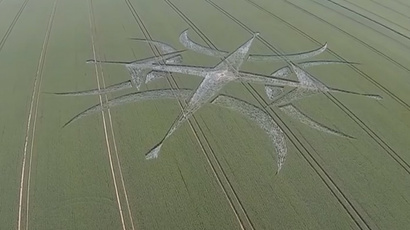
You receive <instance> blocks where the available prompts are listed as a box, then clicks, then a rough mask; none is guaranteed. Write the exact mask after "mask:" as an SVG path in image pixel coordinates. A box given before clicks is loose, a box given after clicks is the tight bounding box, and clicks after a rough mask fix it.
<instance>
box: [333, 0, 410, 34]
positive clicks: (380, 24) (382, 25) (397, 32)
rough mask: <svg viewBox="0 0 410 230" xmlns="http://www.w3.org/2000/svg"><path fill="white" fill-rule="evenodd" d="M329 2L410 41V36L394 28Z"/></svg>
mask: <svg viewBox="0 0 410 230" xmlns="http://www.w3.org/2000/svg"><path fill="white" fill-rule="evenodd" d="M327 1H328V2H330V3H332V4H334V5H336V6H338V7H340V8H343V9H345V10H347V11H349V12H351V13H354V14H356V15H358V16H360V17H362V18H365V19H367V20H368V21H371V22H373V23H376V24H377V25H379V26H381V27H384V28H386V29H387V30H390V31H391V32H393V33H395V34H397V35H400V36H402V37H403V38H406V39H408V40H410V37H409V36H407V35H405V34H403V33H401V32H399V31H397V30H395V29H392V28H390V27H388V26H386V25H384V24H383V23H381V22H378V21H376V20H374V19H372V18H370V17H367V16H366V15H363V14H361V13H359V12H357V11H355V10H352V9H350V8H349V7H346V6H344V5H342V4H340V3H337V2H335V1H333V0H327Z"/></svg>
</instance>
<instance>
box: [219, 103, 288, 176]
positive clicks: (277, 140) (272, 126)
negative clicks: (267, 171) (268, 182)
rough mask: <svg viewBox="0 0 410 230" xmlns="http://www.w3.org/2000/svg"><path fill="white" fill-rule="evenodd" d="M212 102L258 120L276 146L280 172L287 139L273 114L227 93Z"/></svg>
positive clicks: (283, 161) (255, 120)
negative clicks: (270, 114)
mask: <svg viewBox="0 0 410 230" xmlns="http://www.w3.org/2000/svg"><path fill="white" fill-rule="evenodd" d="M212 104H215V105H219V106H222V107H225V108H228V109H230V110H233V111H235V112H238V113H240V114H242V115H243V116H245V117H247V118H248V119H250V120H252V121H254V122H256V123H257V124H258V125H259V127H260V128H262V129H263V130H264V131H265V132H266V134H267V135H268V136H269V138H270V139H271V142H272V144H273V146H274V148H275V151H276V155H277V157H276V159H277V166H278V172H279V171H280V170H281V169H282V166H283V164H284V163H285V158H286V154H287V145H286V139H285V135H284V133H283V131H282V129H281V128H280V127H279V126H278V124H277V123H276V122H275V121H274V120H273V119H272V117H271V116H269V115H268V114H267V113H266V112H264V111H263V110H262V109H261V108H259V107H257V106H255V105H253V104H250V103H248V102H246V101H243V100H241V99H238V98H235V97H231V96H227V95H219V96H218V97H217V98H216V99H215V100H213V101H212Z"/></svg>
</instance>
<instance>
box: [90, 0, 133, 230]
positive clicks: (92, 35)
mask: <svg viewBox="0 0 410 230" xmlns="http://www.w3.org/2000/svg"><path fill="white" fill-rule="evenodd" d="M88 3H89V5H88V7H89V23H90V34H91V43H92V50H93V58H94V60H97V54H96V48H95V40H94V36H95V35H94V33H95V29H94V25H93V21H94V14H93V6H92V0H89V1H88ZM94 68H95V74H96V80H97V87H98V90H101V84H100V78H99V72H98V65H97V64H96V63H95V64H94ZM98 97H99V101H100V105H101V106H103V100H102V96H101V94H99V95H98ZM101 115H102V119H103V128H104V136H105V141H106V146H107V153H108V159H109V164H110V170H111V176H112V179H113V183H114V189H115V196H116V199H117V205H118V212H119V214H120V218H121V224H122V228H123V230H126V227H125V221H124V214H123V210H122V206H121V201H120V197H119V192H118V187H117V181H116V176H115V172H114V166H113V162H112V155H111V147H110V143H109V139H108V134H107V124H106V119H105V114H104V111H101Z"/></svg>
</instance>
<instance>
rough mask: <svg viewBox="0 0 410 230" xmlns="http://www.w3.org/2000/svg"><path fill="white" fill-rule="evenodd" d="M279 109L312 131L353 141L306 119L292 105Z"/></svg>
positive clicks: (305, 116)
mask: <svg viewBox="0 0 410 230" xmlns="http://www.w3.org/2000/svg"><path fill="white" fill-rule="evenodd" d="M279 109H280V110H281V111H282V112H284V113H285V114H286V115H288V116H289V117H291V118H293V119H295V120H297V121H300V122H301V123H302V124H305V125H307V126H309V127H310V128H312V129H316V130H318V131H321V132H325V133H329V134H332V135H336V136H339V137H346V138H350V139H355V138H354V137H352V136H350V135H347V134H344V133H342V132H340V131H337V130H334V129H331V128H329V127H327V126H325V125H322V124H320V123H318V122H316V121H314V120H313V119H312V118H310V117H308V116H307V115H306V114H304V113H303V112H302V111H300V110H299V109H298V108H296V107H295V106H294V105H292V104H287V105H284V106H281V107H279Z"/></svg>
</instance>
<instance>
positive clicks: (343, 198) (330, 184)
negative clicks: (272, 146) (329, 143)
mask: <svg viewBox="0 0 410 230" xmlns="http://www.w3.org/2000/svg"><path fill="white" fill-rule="evenodd" d="M208 3H209V1H208ZM180 13H181V14H182V15H184V14H183V13H182V12H179V13H178V14H180ZM183 18H184V20H185V18H187V19H188V17H186V16H184V17H183ZM185 21H186V22H187V23H188V24H189V25H190V26H191V27H192V29H193V30H194V31H195V32H196V33H197V34H198V35H199V36H200V37H201V39H202V40H203V41H204V42H205V43H206V44H207V45H208V46H209V47H210V48H214V49H217V47H216V46H215V45H214V44H213V43H212V41H211V40H210V39H209V38H207V36H206V35H205V34H204V33H203V32H202V31H201V30H200V29H199V28H198V27H197V26H196V25H195V24H194V23H193V22H192V21H190V20H189V19H188V20H185ZM242 84H243V86H244V87H245V89H246V90H247V91H248V92H249V93H250V94H251V95H252V96H253V97H254V98H255V99H256V100H257V101H258V103H259V104H260V105H261V106H262V107H263V108H264V110H265V111H266V112H267V113H268V114H269V116H271V117H272V113H273V114H274V116H275V117H272V118H273V119H274V120H280V121H281V125H280V127H281V128H282V130H284V133H285V135H286V136H287V138H288V139H289V140H290V141H291V142H292V144H293V145H294V146H295V147H296V148H297V150H298V151H299V153H300V154H301V155H302V157H303V158H304V159H305V160H306V161H307V162H308V164H309V165H310V166H311V168H312V169H313V170H314V171H315V172H316V173H317V175H318V176H319V177H320V178H321V180H322V182H323V183H324V184H325V185H326V187H327V188H328V189H329V190H330V192H331V193H332V194H333V195H334V197H335V198H336V199H337V200H338V202H339V203H340V204H341V205H342V207H343V208H344V209H345V211H346V212H347V214H348V215H349V216H350V217H351V218H352V221H353V222H355V224H356V226H358V228H360V229H364V228H363V227H362V225H364V226H365V227H366V228H367V229H371V228H370V227H369V225H368V224H367V223H366V221H365V220H364V218H363V217H362V216H361V214H360V212H358V211H357V209H356V208H355V207H354V206H353V204H352V203H351V201H349V200H348V198H347V197H346V195H345V194H344V193H343V192H342V191H341V189H340V188H339V187H338V186H337V185H336V183H335V182H334V181H333V179H332V178H331V177H330V176H329V175H328V173H327V172H326V171H325V169H324V168H323V167H322V166H321V165H320V164H319V162H318V161H317V160H316V159H315V158H314V157H313V155H312V154H311V153H310V152H309V150H308V149H307V148H306V147H305V146H304V145H303V144H302V142H301V141H300V140H298V138H297V136H296V135H295V134H294V133H293V131H292V130H291V129H290V128H289V127H288V126H287V125H286V124H285V123H284V122H283V121H282V119H281V118H280V117H279V115H278V114H277V113H276V112H275V111H274V110H273V109H272V108H270V107H269V110H270V112H269V111H267V110H266V107H268V103H266V101H265V100H264V99H263V97H262V96H261V95H260V94H259V93H258V92H257V91H256V89H254V88H253V87H252V85H251V84H245V83H242ZM255 94H256V95H257V96H256V95H255ZM283 127H286V130H287V132H286V131H285V129H283ZM289 133H290V134H289ZM291 136H293V137H294V138H295V139H296V141H294V140H293V139H292V138H291ZM297 143H298V144H299V145H297ZM302 149H303V150H304V151H305V152H303V151H302ZM306 154H307V155H306ZM308 156H309V157H308ZM309 159H311V160H309ZM312 161H313V162H312ZM315 165H316V166H315ZM317 167H318V168H319V169H318V168H317ZM338 193H339V194H340V195H338ZM343 201H345V202H346V203H347V205H346V204H345V203H344V202H343ZM350 210H353V212H354V213H355V214H356V216H357V217H358V218H359V220H357V218H355V214H353V213H351V211H350ZM359 221H361V222H362V223H359Z"/></svg>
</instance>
